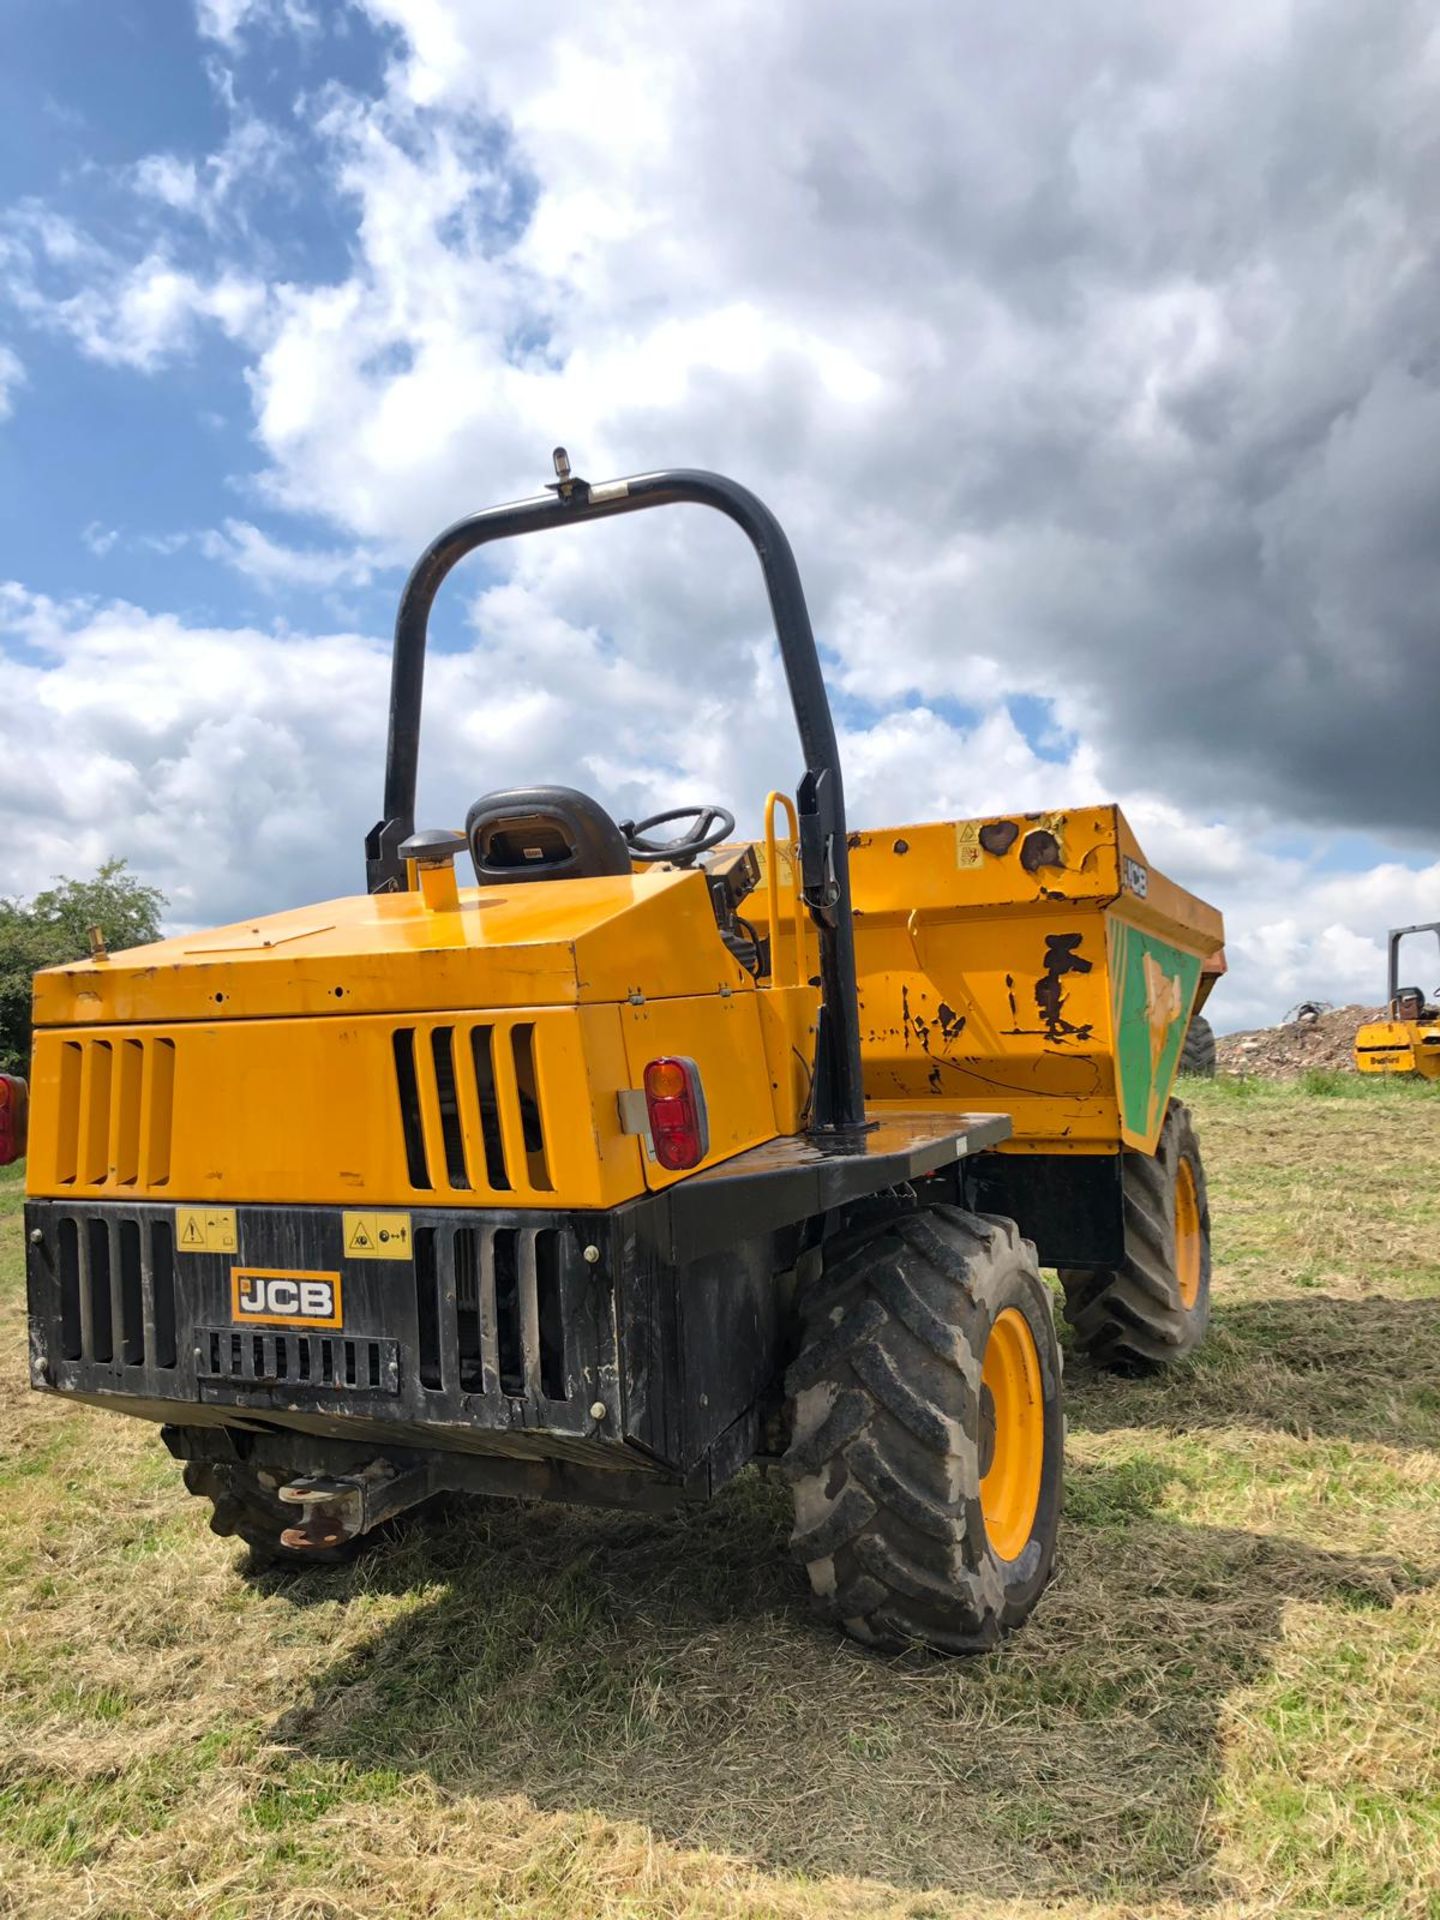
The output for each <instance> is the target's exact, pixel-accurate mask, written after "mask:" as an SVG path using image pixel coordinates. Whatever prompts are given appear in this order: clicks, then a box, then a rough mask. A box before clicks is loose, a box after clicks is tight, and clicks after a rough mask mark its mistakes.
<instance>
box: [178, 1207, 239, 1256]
mask: <svg viewBox="0 0 1440 1920" xmlns="http://www.w3.org/2000/svg"><path fill="white" fill-rule="evenodd" d="M175 1245H176V1247H177V1248H178V1250H179V1251H180V1252H181V1253H238V1252H239V1249H240V1243H239V1241H238V1240H237V1239H236V1238H235V1209H234V1208H233V1207H177V1208H176V1209H175Z"/></svg>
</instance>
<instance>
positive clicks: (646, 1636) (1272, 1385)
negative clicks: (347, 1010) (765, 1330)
mask: <svg viewBox="0 0 1440 1920" xmlns="http://www.w3.org/2000/svg"><path fill="white" fill-rule="evenodd" d="M1195 1104H1196V1106H1197V1108H1198V1110H1199V1119H1200V1124H1201V1128H1202V1137H1203V1140H1204V1143H1205V1147H1206V1151H1207V1156H1208V1159H1209V1162H1210V1165H1211V1168H1212V1173H1211V1184H1212V1198H1213V1204H1214V1212H1215V1219H1216V1237H1217V1255H1218V1262H1219V1266H1218V1275H1217V1282H1216V1317H1215V1330H1214V1336H1213V1339H1212V1341H1211V1343H1210V1345H1209V1347H1208V1348H1207V1350H1206V1351H1205V1353H1204V1354H1203V1355H1202V1356H1201V1357H1200V1358H1199V1359H1198V1360H1197V1361H1195V1362H1194V1363H1192V1364H1190V1365H1188V1366H1187V1367H1185V1368H1184V1369H1183V1370H1181V1371H1180V1372H1179V1373H1178V1374H1177V1375H1176V1376H1175V1377H1173V1378H1172V1379H1170V1380H1168V1381H1166V1382H1162V1383H1148V1384H1129V1383H1124V1382H1118V1381H1114V1380H1110V1379H1106V1378H1101V1377H1098V1376H1096V1375H1095V1374H1094V1373H1093V1372H1092V1371H1090V1370H1089V1369H1088V1368H1087V1367H1086V1366H1085V1365H1084V1364H1083V1363H1082V1362H1080V1361H1078V1360H1073V1359H1072V1361H1071V1363H1070V1367H1069V1386H1070V1441H1069V1492H1068V1505H1067V1515H1066V1522H1065V1531H1064V1536H1063V1544H1062V1556H1061V1566H1060V1574H1059V1578H1058V1580H1057V1582H1056V1584H1055V1586H1054V1588H1053V1589H1052V1590H1051V1592H1050V1593H1049V1594H1048V1595H1047V1597H1046V1599H1045V1600H1044V1602H1043V1603H1042V1605H1041V1607H1040V1609H1039V1610H1038V1612H1037V1614H1036V1615H1035V1618H1034V1619H1033V1621H1032V1622H1031V1624H1030V1625H1029V1627H1028V1628H1027V1629H1026V1630H1025V1631H1024V1632H1023V1633H1022V1634H1020V1635H1018V1636H1016V1637H1015V1638H1014V1639H1013V1640H1012V1641H1011V1642H1010V1643H1009V1644H1008V1645H1007V1646H1006V1647H1005V1648H1004V1649H1003V1650H1002V1651H1001V1652H1000V1653H998V1654H997V1655H995V1656H993V1657H991V1658H987V1659H984V1660H980V1661H974V1662H945V1661H932V1660H923V1659H912V1660H902V1661H895V1662H887V1661H879V1660H875V1659H872V1658H870V1657H868V1656H866V1655H863V1654H860V1653H858V1652H856V1651H855V1650H853V1649H851V1648H849V1647H847V1646H845V1645H843V1644H841V1643H840V1642H838V1641H837V1640H835V1639H834V1638H833V1637H832V1636H831V1634H830V1633H829V1632H828V1631H826V1630H825V1629H824V1628H823V1627H821V1626H819V1625H818V1624H816V1623H814V1622H813V1621H812V1620H811V1618H810V1616H809V1613H808V1610H807V1607H806V1604H805V1597H804V1592H803V1585H802V1581H801V1578H800V1577H799V1576H798V1574H797V1573H796V1572H795V1571H794V1570H792V1569H791V1568H789V1567H788V1566H787V1564H786V1562H785V1558H784V1553H783V1543H784V1536H785V1533H786V1527H787V1519H786V1512H785V1500H784V1495H783V1491H782V1490H781V1489H780V1488H779V1487H777V1486H775V1485H773V1484H771V1483H769V1482H767V1481H765V1480H763V1479H762V1478H760V1476H758V1475H750V1476H746V1477H745V1478H744V1479H743V1480H742V1481H741V1482H740V1483H739V1484H737V1485H736V1486H735V1487H734V1488H733V1489H732V1490H731V1491H730V1492H729V1494H728V1495H727V1496H726V1497H725V1498H724V1499H722V1500H721V1501H720V1502H718V1503H717V1504H716V1505H715V1506H714V1507H713V1508H711V1509H709V1510H706V1511H703V1512H699V1513H695V1514H691V1515H688V1516H685V1517H682V1518H676V1519H668V1520H662V1521H656V1520H639V1519H634V1518H630V1517H625V1516H610V1515H604V1514H587V1513H579V1512H543V1511H542V1512H536V1511H518V1510H511V1509H508V1508H506V1507H504V1506H499V1505H494V1506H483V1507H482V1506H475V1507H473V1508H468V1509H467V1508H456V1509H452V1510H451V1511H449V1512H448V1513H446V1514H445V1515H444V1516H441V1517H439V1518H434V1517H431V1518H426V1519H423V1520H417V1521H416V1522H414V1523H413V1524H411V1525H409V1526H407V1527H405V1528H403V1529H402V1530H401V1531H400V1532H399V1533H398V1534H397V1535H396V1536H395V1538H394V1539H393V1540H392V1541H391V1542H390V1543H389V1544H388V1545H387V1546H386V1547H385V1548H384V1550H383V1551H381V1552H380V1553H378V1554H376V1555H374V1556H372V1557H371V1558H370V1559H368V1560H367V1561H365V1562H364V1563H362V1564H361V1565H360V1566H359V1567H357V1568H355V1569H352V1570H347V1571H342V1572H328V1571H327V1572H320V1573H317V1574H315V1575H312V1576H311V1577H310V1578H309V1579H307V1580H305V1581H301V1582H295V1581H288V1582H287V1581H284V1580H279V1579H276V1578H273V1577H266V1578H256V1577H252V1576H250V1575H248V1574H247V1572H246V1570H245V1567H244V1561H243V1556H242V1555H241V1554H240V1553H239V1552H238V1551H237V1549H236V1548H235V1547H234V1546H233V1545H232V1544H230V1543H228V1542H223V1541H219V1540H217V1539H215V1538H214V1537H213V1536H211V1535H210V1534H209V1533H208V1532H207V1531H206V1527H205V1517H204V1514H203V1512H202V1511H201V1510H200V1509H199V1508H198V1506H196V1505H194V1504H193V1503H191V1502H189V1501H188V1500H187V1499H186V1497H185V1496H184V1494H183V1493H182V1492H181V1491H180V1488H179V1481H178V1473H177V1471H176V1469H175V1468H174V1467H173V1466H172V1465H171V1463H170V1462H169V1460H168V1458H167V1457H166V1456H165V1455H164V1454H163V1451H162V1450H161V1449H160V1447H159V1445H158V1442H157V1441H156V1440H155V1439H154V1438H153V1437H152V1435H151V1434H150V1432H149V1431H148V1430H147V1429H146V1428H144V1427H142V1426H141V1425H139V1424H138V1423H131V1422H129V1421H125V1420H122V1419H117V1418H114V1417H105V1416H101V1415H98V1414H91V1413H86V1412H78V1411H73V1410H71V1409H68V1408H65V1407H63V1406H59V1405H57V1404H55V1403H53V1402H48V1401H45V1400H43V1399H41V1398H39V1397H37V1396H34V1395H31V1394H29V1393H27V1392H26V1391H25V1389H24V1388H23V1385H22V1380H23V1366H22V1344H23V1343H22V1319H21V1282H20V1266H21V1262H20V1252H21V1243H20V1232H19V1218H18V1188H17V1187H16V1185H15V1183H14V1182H13V1181H11V1182H10V1184H9V1185H8V1186H0V1303H3V1329H0V1331H3V1340H4V1349H3V1351H4V1358H3V1363H0V1592H3V1599H0V1635H3V1638H0V1911H9V1912H14V1913H16V1914H22V1915H26V1916H35V1920H49V1916H56V1917H57V1920H58V1916H61V1915H64V1916H71V1915H76V1914H95V1915H106V1916H114V1920H120V1916H125V1920H161V1916H164V1920H177V1917H178V1916H181V1915H206V1916H216V1917H217V1920H231V1917H234V1920H239V1917H240V1916H245V1917H246V1920H249V1917H250V1916H254V1915H261V1914H263V1915H267V1916H269V1915H274V1916H278V1917H280V1920H302V1917H303V1920H322V1917H323V1920H340V1917H341V1916H346V1917H347V1920H348V1917H349V1916H372V1915H373V1916H379V1915H382V1914H383V1915H386V1916H398V1917H399V1920H420V1916H425V1917H426V1920H439V1917H440V1916H447V1917H448V1916H461V1915H464V1916H470V1915H481V1914H495V1915H507V1916H511V1915H513V1916H525V1917H526V1920H560V1917H561V1916H565V1917H566V1920H568V1917H569V1916H572V1915H574V1916H595V1917H597V1920H598V1917H599V1916H605V1917H606V1920H610V1917H611V1916H622V1915H623V1916H636V1917H639V1916H646V1917H647V1920H648V1917H649V1916H661V1915H666V1916H669V1915H687V1916H690V1915H693V1916H716V1917H718V1916H738V1915H765V1916H770V1915H783V1916H807V1917H808V1920H814V1917H815V1916H820V1915H832V1914H833V1915H846V1916H848V1915H856V1916H859V1915H865V1916H879V1915H892V1916H900V1915H904V1916H908V1917H909V1920H921V1917H922V1916H934V1917H935V1920H939V1917H940V1916H955V1915H976V1916H985V1920H999V1917H1000V1916H1002V1915H1014V1916H1024V1915H1039V1914H1041V1913H1044V1914H1048V1915H1062V1916H1070V1917H1071V1920H1080V1916H1086V1917H1087V1920H1100V1917H1101V1916H1109V1917H1110V1920H1120V1916H1139V1915H1144V1916H1154V1917H1157V1920H1158V1916H1180V1915H1186V1916H1200V1915H1210V1916H1216V1917H1217V1920H1218V1917H1219V1916H1227V1915H1234V1916H1240V1915H1261V1914H1267V1915H1268V1914H1276V1915H1280V1914H1283V1915H1306V1914H1315V1915H1320V1914H1336V1913H1348V1914H1352V1915H1357V1916H1359V1915H1364V1916H1380V1915H1394V1916H1407V1917H1408V1916H1420V1915H1440V1760H1437V1754H1440V1592H1437V1588H1436V1575H1437V1570H1440V1099H1436V1098H1434V1097H1433V1096H1430V1097H1428V1098H1427V1097H1423V1096H1422V1097H1416V1096H1415V1094H1414V1093H1413V1092H1412V1091H1411V1090H1410V1089H1405V1088H1394V1087H1389V1088H1372V1087H1371V1086H1370V1085H1369V1083H1359V1082H1354V1081H1351V1082H1350V1084H1349V1085H1347V1086H1343V1087H1341V1088H1339V1089H1338V1090H1337V1089H1336V1088H1334V1087H1327V1086H1325V1085H1323V1084H1322V1085H1317V1086H1316V1087H1314V1088H1313V1089H1311V1090H1309V1091H1302V1090H1300V1089H1297V1088H1284V1087H1278V1088H1277V1087H1262V1086H1252V1085H1250V1084H1248V1083H1244V1082H1241V1083H1234V1084H1228V1085H1224V1084H1222V1085H1217V1086H1215V1087H1202V1088H1201V1089H1199V1090H1198V1097H1197V1098H1196V1101H1195Z"/></svg>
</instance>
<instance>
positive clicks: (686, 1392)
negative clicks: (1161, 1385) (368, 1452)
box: [25, 1113, 1009, 1482]
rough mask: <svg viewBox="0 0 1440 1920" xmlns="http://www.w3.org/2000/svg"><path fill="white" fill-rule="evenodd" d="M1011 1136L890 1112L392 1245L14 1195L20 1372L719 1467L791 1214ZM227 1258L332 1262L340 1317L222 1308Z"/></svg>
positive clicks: (317, 1427)
mask: <svg viewBox="0 0 1440 1920" xmlns="http://www.w3.org/2000/svg"><path fill="white" fill-rule="evenodd" d="M1008 1131H1009V1123H1008V1121H1007V1120H1005V1119H1004V1118H1003V1117H996V1116H986V1115H977V1116H953V1115H951V1116H946V1115H937V1114H928V1113H922V1114H914V1115H911V1114H897V1115H892V1116H888V1117H887V1119H886V1120H885V1121H884V1122H883V1123H882V1124H881V1125H880V1126H878V1127H876V1128H873V1129H872V1130H870V1131H869V1132H867V1133H865V1134H863V1135H861V1136H858V1137H850V1138H847V1139H845V1140H842V1141H839V1142H837V1143H836V1144H835V1145H834V1146H833V1147H820V1146H816V1145H814V1144H813V1143H811V1142H808V1141H806V1140H803V1139H802V1140H788V1139H787V1140H777V1141H773V1142H771V1143H769V1144H768V1145H767V1146H764V1147H760V1148H756V1149H755V1150H754V1151H753V1152H751V1153H747V1154H741V1155H738V1156H737V1157H736V1158H735V1159H734V1160H732V1161H729V1162H726V1163H725V1164H724V1165H722V1166H718V1167H715V1168H712V1169H707V1171H706V1172H705V1173H703V1174H701V1175H697V1176H696V1177H695V1178H693V1179H691V1180H687V1181H684V1182H682V1183H680V1184H679V1185H677V1186H676V1187H674V1188H672V1189H670V1190H669V1191H668V1192H667V1193H664V1194H658V1195H653V1196H647V1197H645V1198H642V1199H638V1200H636V1201H634V1202H631V1203H629V1204H627V1205H625V1206H622V1207H617V1208H614V1209H611V1210H609V1211H605V1212H560V1211H544V1212H542V1211H539V1210H531V1211H514V1212H501V1211H496V1210H491V1209H488V1208H487V1209H485V1210H483V1211H482V1210H479V1209H460V1208H433V1209H426V1208H414V1209H411V1210H410V1212H409V1214H408V1216H407V1217H408V1220H409V1232H410V1235H411V1241H412V1244H411V1247H410V1251H409V1255H408V1257H406V1258H401V1259H374V1258H358V1257H354V1256H353V1255H352V1254H350V1253H347V1250H346V1245H345V1235H344V1231H343V1225H342V1222H343V1217H344V1216H343V1210H342V1209H341V1208H340V1207H278V1206H238V1207H236V1208H235V1209H234V1210H233V1211H234V1215H235V1223H234V1224H235V1233H234V1245H233V1248H228V1247H227V1250H226V1251H223V1252H211V1251H190V1250H189V1249H187V1247H185V1246H184V1245H182V1244H180V1240H179V1236H178V1230H177V1221H178V1220H180V1219H182V1218H183V1217H184V1214H185V1211H186V1204H187V1203H186V1202H184V1201H176V1202H175V1203H170V1204H166V1205H165V1206H155V1205H151V1204H146V1203H140V1202H125V1201H108V1200H107V1201H88V1200H83V1201H82V1200H78V1199H77V1200H75V1201H70V1200H57V1199H46V1200H32V1201H31V1202H30V1203H29V1204H28V1206H27V1208H26V1217H25V1225H26V1230H27V1235H28V1247H27V1253H28V1275H29V1296H30V1351H31V1379H32V1382H33V1384H34V1385H35V1386H37V1387H39V1388H42V1389H48V1390H51V1391H55V1392H59V1393H65V1394H70V1395H73V1396H75V1397H76V1398H80V1399H84V1400H88V1401H92V1402H95V1403H97V1404H103V1405H106V1406H110V1407H113V1408H115V1409H116V1410H119V1411H125V1412H130V1413H133V1414H137V1415H140V1416H141V1417H142V1418H147V1419H152V1420H157V1421H161V1422H164V1423H165V1424H167V1425H169V1426H173V1427H179V1428H184V1427H192V1426H193V1427H218V1426H229V1427H233V1428H241V1429H243V1428H246V1427H249V1428H251V1429H253V1430H258V1431H260V1432H262V1433H264V1432H275V1431H277V1430H278V1431H281V1432H284V1431H286V1430H289V1431H293V1432H300V1433H307V1434H311V1435H316V1436H319V1437H322V1438H332V1439H337V1440H345V1441H363V1442H367V1443H369V1442H375V1443H378V1444H379V1445H381V1446H393V1447H409V1448H418V1449H437V1448H438V1449H441V1450H448V1451H455V1452H468V1453H489V1454H502V1455H508V1456H511V1457H512V1458H519V1459H531V1460H534V1459H541V1460H553V1461H570V1462H573V1463H575V1464H576V1465H577V1466H588V1467H597V1468H610V1469H615V1468H620V1469H630V1470H634V1471H639V1472H645V1473H650V1474H659V1475H662V1476H669V1477H671V1478H682V1479H685V1480H686V1481H687V1482H688V1481H690V1480H691V1479H693V1477H694V1476H695V1475H696V1474H697V1473H699V1474H701V1476H702V1478H703V1477H704V1475H705V1473H706V1472H710V1474H711V1477H712V1478H714V1479H717V1480H718V1478H721V1477H724V1476H725V1475H728V1473H730V1472H732V1471H733V1470H734V1468H735V1467H736V1466H738V1465H739V1464H741V1463H742V1461H743V1459H744V1458H745V1457H748V1452H750V1451H753V1450H754V1445H755V1441H756V1438H757V1437H758V1431H759V1425H760V1420H761V1417H762V1415H763V1413H764V1411H765V1408H766V1405H767V1404H768V1400H769V1399H770V1398H773V1396H774V1394H775V1392H776V1390H777V1387H778V1382H779V1379H780V1377H781V1374H782V1373H783V1369H784V1364H785V1359H786V1352H785V1340H786V1338H787V1337H788V1334H787V1327H786V1323H785V1316H784V1311H783V1304H782V1301H783V1291H784V1290H783V1287H782V1286H781V1285H778V1284H777V1280H778V1278H779V1276H781V1275H783V1274H784V1272H785V1271H786V1270H787V1269H788V1268H790V1267H791V1266H792V1265H793V1263H794V1260H795V1257H796V1253H797V1251H798V1249H799V1247H800V1245H801V1243H802V1236H803V1235H804V1234H805V1233H806V1232H807V1230H812V1223H816V1222H818V1220H819V1219H820V1218H821V1217H822V1216H824V1215H826V1214H829V1213H831V1212H833V1211H834V1210H835V1209H836V1208H839V1207H843V1206H844V1205H846V1204H847V1203H848V1202H849V1201H850V1200H852V1199H855V1198H857V1197H860V1196H862V1195H864V1194H867V1193H873V1192H875V1191H877V1190H879V1189H881V1188H884V1187H889V1186H893V1185H895V1184H897V1183H899V1182H902V1181H907V1180H913V1179H917V1178H923V1177H925V1176H926V1175H929V1174H932V1173H936V1172H938V1171H939V1170H942V1169H947V1170H950V1169H953V1168H954V1167H955V1164H956V1163H957V1162H958V1161H959V1160H961V1159H962V1158H963V1157H964V1156H965V1155H966V1154H967V1153H969V1152H973V1151H975V1150H977V1149H980V1148H983V1147H986V1146H989V1145H991V1144H993V1142H994V1141H996V1140H997V1139H1000V1138H1003V1137H1004V1135H1005V1134H1006V1133H1007V1132H1008ZM196 1204H203V1203H196ZM385 1217H387V1216H386V1215H385V1214H384V1213H382V1215H381V1218H382V1219H384V1218H385ZM389 1217H391V1218H393V1217H394V1216H393V1215H391V1216H389ZM237 1269H238V1270H240V1271H241V1272H243V1273H257V1272H258V1273H262V1274H265V1273H268V1274H272V1275H282V1276H284V1275H291V1274H294V1275H336V1276H338V1278H339V1284H340V1293H341V1303H342V1308H343V1315H342V1322H341V1324H340V1325H339V1326H337V1327H321V1326H318V1325H311V1326H307V1327H295V1326H270V1325H257V1324H238V1323H237V1306H236V1298H235V1291H234V1289H235V1286H236V1271H237ZM707 1463H709V1464H708V1466H707ZM712 1470H713V1471H712Z"/></svg>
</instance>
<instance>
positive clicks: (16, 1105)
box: [0, 1073, 29, 1167]
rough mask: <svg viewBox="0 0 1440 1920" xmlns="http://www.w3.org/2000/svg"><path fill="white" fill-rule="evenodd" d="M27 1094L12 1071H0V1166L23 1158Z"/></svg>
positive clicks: (23, 1083)
mask: <svg viewBox="0 0 1440 1920" xmlns="http://www.w3.org/2000/svg"><path fill="white" fill-rule="evenodd" d="M28 1105H29V1095H28V1093H27V1092H26V1088H25V1082H24V1081H23V1080H17V1079H16V1077H15V1075H14V1074H13V1073H0V1167H8V1166H9V1165H10V1162H11V1161H12V1160H23V1159H24V1158H25V1111H26V1108H27V1106H28Z"/></svg>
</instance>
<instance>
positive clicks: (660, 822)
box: [620, 807, 735, 867]
mask: <svg viewBox="0 0 1440 1920" xmlns="http://www.w3.org/2000/svg"><path fill="white" fill-rule="evenodd" d="M672 820H693V821H694V822H695V824H694V826H693V827H692V828H691V829H690V831H689V832H688V833H681V834H677V835H676V836H675V838H674V839H673V840H660V841H656V840H647V839H646V837H645V836H646V834H648V833H650V832H652V831H653V830H654V829H655V828H656V827H666V826H669V824H670V822H671V821H672ZM620 831H621V833H623V834H624V836H625V844H626V846H628V847H629V849H630V851H631V853H632V854H633V855H634V856H635V858H636V859H637V860H669V861H670V862H671V863H672V864H673V865H674V866H677V867H687V866H689V865H690V863H691V862H692V861H693V860H698V859H699V857H700V855H701V854H702V853H708V852H709V851H710V849H711V847H718V846H719V845H720V842H721V841H722V840H728V839H729V837H730V835H731V834H732V833H733V832H734V831H735V816H734V814H733V813H731V812H730V811H729V810H728V809H727V808H725V807H671V809H670V811H669V812H668V813H652V814H651V815H650V817H649V819H648V820H622V821H621V822H620Z"/></svg>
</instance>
